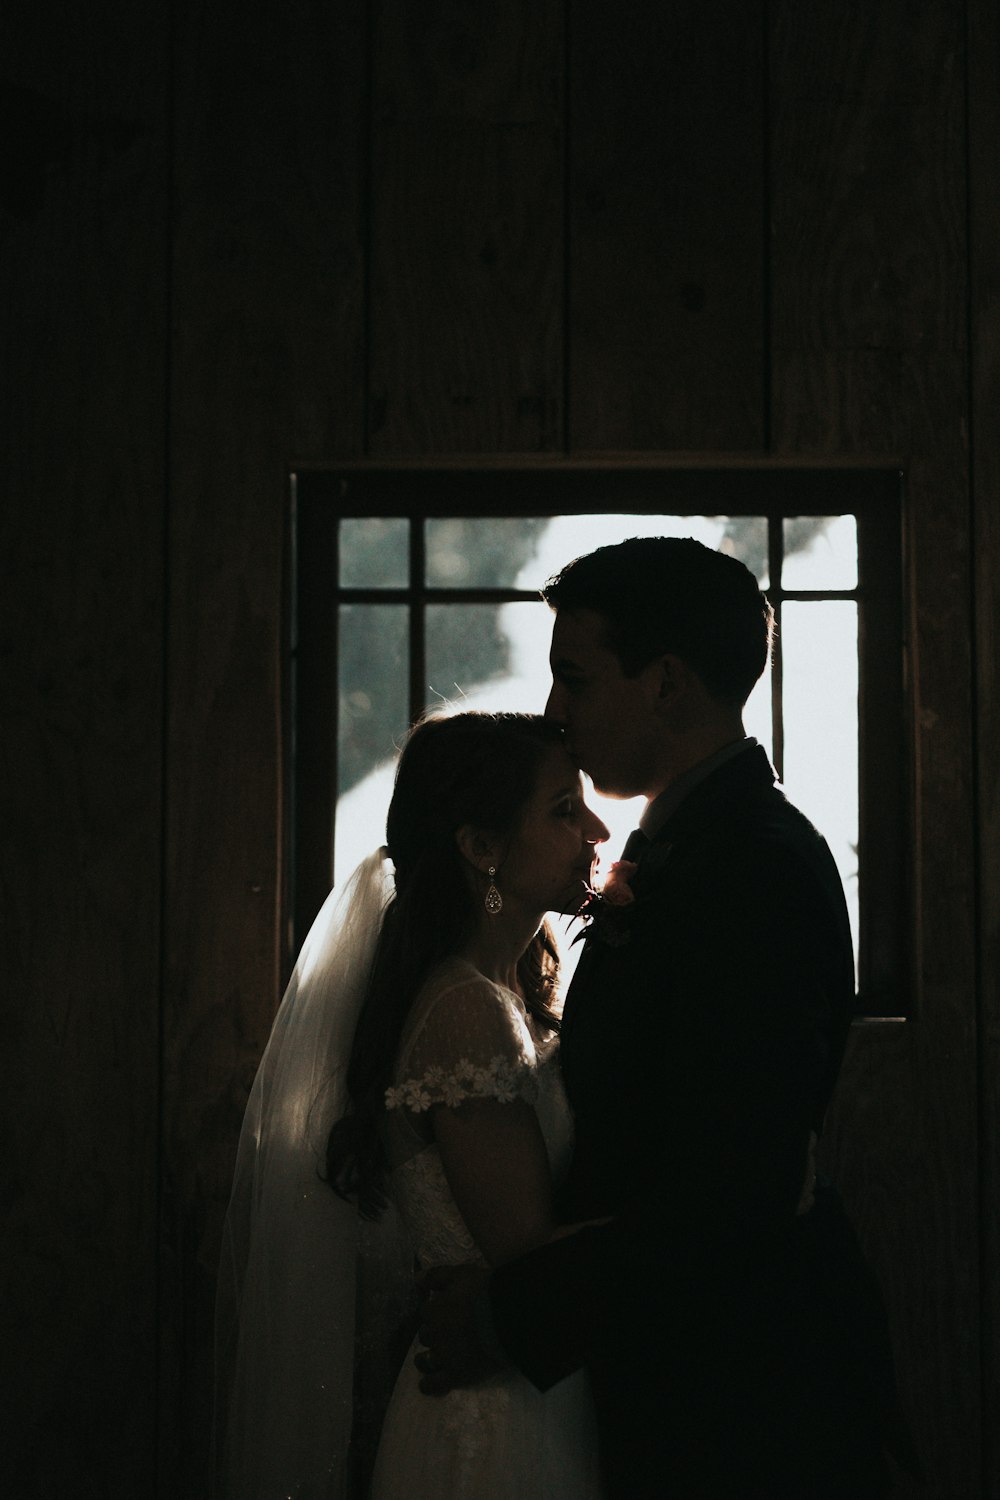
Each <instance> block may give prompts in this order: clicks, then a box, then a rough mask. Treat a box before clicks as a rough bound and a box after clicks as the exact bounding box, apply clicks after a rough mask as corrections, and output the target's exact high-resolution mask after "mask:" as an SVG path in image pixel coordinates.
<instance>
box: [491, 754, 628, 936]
mask: <svg viewBox="0 0 1000 1500" xmlns="http://www.w3.org/2000/svg"><path fill="white" fill-rule="evenodd" d="M607 837H608V829H607V827H606V826H605V824H604V823H602V822H601V820H600V818H599V817H598V816H597V814H596V813H595V812H592V811H591V809H590V808H589V807H588V806H587V804H586V802H585V801H584V800H583V781H582V778H581V776H580V773H579V771H578V770H577V768H576V766H575V765H574V764H573V762H572V761H571V760H570V758H569V756H568V755H567V754H566V751H565V750H563V748H562V747H561V746H560V745H553V746H552V748H551V749H550V750H549V751H548V752H547V754H546V756H545V758H544V760H543V761H542V764H541V767H540V769H539V773H538V780H537V782H536V783H535V790H534V792H533V793H532V795H531V797H530V798H529V799H528V802H527V805H526V806H525V809H524V812H523V813H522V815H521V819H520V822H519V824H518V827H517V829H516V830H515V832H514V835H513V837H512V838H511V840H510V843H509V845H508V846H507V848H506V851H505V852H504V854H503V858H502V860H500V861H498V864H497V874H496V883H497V886H498V887H499V890H500V894H501V896H502V897H503V900H504V903H505V904H506V903H507V902H508V901H510V902H518V903H520V904H522V905H523V906H524V907H525V908H526V909H527V910H529V911H531V912H543V911H558V912H576V911H578V910H579V908H580V906H581V905H582V903H583V899H584V896H585V895H586V892H587V887H588V886H589V885H590V882H591V877H592V874H593V867H594V862H595V860H596V858H597V850H596V847H595V846H596V845H597V844H600V843H603V842H604V840H605V839H606V838H607Z"/></svg>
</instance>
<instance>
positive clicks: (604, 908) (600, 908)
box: [577, 859, 638, 948]
mask: <svg viewBox="0 0 1000 1500" xmlns="http://www.w3.org/2000/svg"><path fill="white" fill-rule="evenodd" d="M637 868H638V866H637V865H636V862H635V861H634V860H631V859H618V860H615V862H614V864H613V865H611V867H610V868H609V870H608V873H607V876H606V877H605V880H604V884H603V885H602V886H601V888H600V890H593V891H588V893H587V898H586V900H585V901H584V903H583V905H582V906H581V908H580V910H579V911H578V912H577V916H578V917H580V918H582V920H583V922H584V924H585V925H584V928H583V931H582V932H581V933H580V934H579V937H586V936H588V934H590V933H591V932H593V936H594V937H595V938H598V939H599V940H600V941H601V942H602V943H609V944H610V945H611V946H612V947H613V948H618V947H621V945H622V944H623V943H627V942H628V940H629V930H628V923H627V920H626V916H627V911H628V908H629V907H630V906H631V905H632V903H633V902H634V901H635V891H633V889H632V885H631V881H632V876H633V875H634V874H635V872H636V869H637Z"/></svg>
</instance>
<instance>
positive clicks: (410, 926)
mask: <svg viewBox="0 0 1000 1500" xmlns="http://www.w3.org/2000/svg"><path fill="white" fill-rule="evenodd" d="M561 743H562V735H561V731H560V730H559V729H557V728H556V726H555V725H553V724H552V723H550V722H549V721H548V720H546V719H542V718H541V717H539V716H536V715H531V714H512V713H505V714H486V713H464V714H455V715H453V716H449V717H444V716H431V717H428V718H425V719H423V720H422V721H421V722H420V723H419V724H417V725H416V727H415V728H414V729H413V730H412V732H411V734H410V736H409V738H408V740H407V742H406V745H405V748H404V750H403V753H402V756H401V757H400V761H399V766H398V768H397V771H396V783H395V789H394V791H393V796H392V802H391V803H390V805H389V816H388V820H387V824H386V834H387V840H386V841H387V844H388V849H389V855H390V858H391V859H392V862H393V865H394V867H395V872H396V874H395V881H396V890H395V895H394V897H393V898H392V900H391V901H390V903H389V906H388V907H387V909H386V913H385V916H384V918H383V921H382V928H381V932H380V934H379V939H378V943H377V946H376V950H375V957H374V961H373V964H372V973H371V977H370V980H369V982H368V988H367V994H366V997H365V1001H364V1005H363V1007H362V1010H361V1014H360V1017H359V1020H358V1026H357V1031H356V1032H355V1037H354V1046H353V1048H352V1051H351V1059H350V1063H349V1065H348V1070H347V1092H348V1096H349V1099H350V1104H349V1107H348V1110H347V1113H346V1114H345V1115H344V1116H343V1118H342V1119H340V1120H338V1121H337V1123H336V1124H335V1125H334V1126H333V1129H332V1130H331V1131H330V1137H329V1141H328V1143H327V1175H328V1180H329V1182H330V1185H331V1187H332V1188H333V1189H334V1191H335V1192H336V1193H338V1194H339V1195H340V1196H341V1197H344V1198H352V1199H354V1198H356V1199H357V1201H358V1204H359V1206H360V1208H361V1212H362V1213H363V1214H364V1215H365V1216H366V1217H368V1218H374V1217H377V1216H378V1214H379V1213H380V1212H381V1210H382V1209H383V1208H384V1207H385V1202H386V1199H385V1186H386V1179H387V1175H388V1167H387V1162H386V1159H385V1154H384V1148H383V1144H382V1132H381V1129H380V1126H381V1122H382V1117H383V1113H384V1109H385V1091H386V1089H387V1088H388V1087H389V1085H390V1084H391V1082H392V1072H393V1067H394V1064H395V1060H396V1055H397V1053H398V1051H399V1045H400V1039H401V1036H402V1032H403V1026H404V1024H405V1021H406V1017H407V1016H408V1014H409V1012H410V1008H411V1006H412V1004H413V1000H414V997H415V996H416V994H417V992H418V990H419V989H420V987H421V985H422V984H423V982H424V980H425V979H426V978H427V976H428V974H429V973H430V972H431V970H432V969H433V968H434V966H435V965H436V964H438V963H440V962H441V961H442V960H443V959H445V958H447V957H449V956H450V955H451V954H454V953H456V952H457V951H458V950H459V949H460V948H461V947H462V945H463V943H464V942H465V941H466V940H467V938H468V937H469V936H470V935H471V934H472V932H474V930H475V925H476V922H477V920H478V913H477V911H476V907H475V901H476V897H475V894H474V892H473V890H472V887H471V884H470V882H469V879H468V875H467V870H466V866H465V861H464V860H463V857H462V855H461V853H460V851H459V848H458V844H457V841H456V833H457V831H458V829H460V828H462V827H463V826H466V825H468V826H470V827H472V828H474V829H476V830H477V831H481V832H483V833H486V834H489V835H491V836H492V837H494V838H497V839H500V840H503V839H505V838H508V837H510V836H512V835H513V833H514V831H515V829H516V827H517V825H518V822H519V821H520V818H521V816H522V814H523V812H524V808H525V806H526V804H527V802H528V801H529V799H530V798H531V796H532V794H533V792H534V790H535V787H536V784H537V780H538V773H539V769H540V767H541V764H542V762H543V760H544V758H545V756H546V755H547V754H548V753H549V751H550V750H551V749H552V747H553V746H556V745H560V744H561ZM558 967H559V959H558V954H557V952H556V948H555V945H554V943H553V941H552V935H551V932H550V931H549V928H548V925H547V923H543V925H542V927H541V928H540V930H539V932H538V933H537V934H536V936H535V938H534V939H533V940H532V942H531V944H530V945H529V947H528V949H527V951H526V952H525V953H524V954H523V955H522V957H521V959H520V961H519V964H518V977H519V979H520V981H521V984H522V987H523V989H524V996H525V1004H526V1006H527V1009H528V1012H529V1014H531V1015H532V1016H533V1017H534V1018H535V1020H536V1021H537V1022H538V1023H539V1024H540V1025H541V1026H542V1027H543V1028H545V1029H548V1030H550V1031H554V1030H557V1029H558V1026H559V1022H558V1018H557V1017H556V1015H555V1013H554V1011H553V1002H554V997H555V987H556V978H557V975H558Z"/></svg>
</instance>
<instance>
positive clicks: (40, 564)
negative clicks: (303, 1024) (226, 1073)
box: [0, 0, 167, 1500]
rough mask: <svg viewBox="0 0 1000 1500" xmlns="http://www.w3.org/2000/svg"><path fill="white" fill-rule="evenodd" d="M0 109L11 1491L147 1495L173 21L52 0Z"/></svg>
mask: <svg viewBox="0 0 1000 1500" xmlns="http://www.w3.org/2000/svg"><path fill="white" fill-rule="evenodd" d="M21 21H22V24H21V25H20V26H19V27H18V28H17V33H16V37H12V36H8V38H7V41H6V45H5V49H4V59H3V67H4V73H5V80H4V90H3V98H2V103H0V110H2V114H3V119H4V127H5V128H4V132H3V134H4V140H5V151H4V172H3V178H2V190H0V233H2V244H3V254H2V259H0V265H2V270H0V276H2V280H3V290H4V295H3V297H2V298H0V350H2V356H0V357H2V360H3V377H2V395H3V417H2V421H0V431H2V435H3V436H2V445H3V452H2V457H0V473H2V480H0V483H2V502H0V531H2V545H0V557H2V568H3V574H4V578H3V587H2V589H0V660H2V663H3V668H2V675H3V695H2V709H0V715H2V722H0V889H2V898H3V909H4V921H3V933H2V946H3V958H2V972H3V984H2V995H3V1001H2V1024H3V1046H2V1048H0V1111H2V1126H0V1131H2V1137H3V1140H4V1150H3V1158H4V1166H3V1235H2V1243H0V1282H2V1285H3V1289H4V1295H3V1315H2V1326H0V1351H2V1352H0V1368H2V1376H3V1378H2V1387H0V1401H2V1406H3V1412H4V1418H3V1426H4V1444H3V1447H4V1457H3V1480H2V1485H3V1488H4V1490H5V1492H6V1493H9V1494H11V1495H14V1494H16V1495H18V1496H25V1497H30V1500H35V1497H48V1496H59V1495H66V1494H72V1493H74V1492H79V1490H80V1487H81V1475H85V1476H86V1478H85V1481H83V1482H84V1483H85V1485H86V1487H87V1489H88V1491H92V1492H93V1493H100V1494H107V1495H117V1494H148V1493H150V1492H151V1490H152V1486H153V1482H154V1477H153V1451H154V1444H153V1434H154V1431H155V1420H156V1412H155V1328H156V1325H155V1316H156V1258H155V1241H156V1165H157V1136H158V1097H157V1073H158V1059H157V1025H158V1008H159V916H160V859H159V839H160V813H161V800H160V799H161V781H162V765H161V761H162V745H161V692H162V652H163V615H162V607H163V563H162V555H161V549H160V540H161V536H162V528H163V507H164V487H163V461H162V460H163V440H164V437H163V435H164V425H165V412H166V403H165V370H166V304H165V297H164V285H165V283H164V274H165V264H166V235H165V224H166V218H165V210H166V189H167V178H166V150H165V118H166V94H165V72H166V69H165V63H166V54H165V45H164V43H165V36H164V26H163V18H162V15H161V13H160V12H159V10H158V8H157V7H156V6H154V5H152V4H146V3H142V0H139V3H137V4H136V5H135V6H134V7H132V9H131V10H130V11H129V13H128V15H127V16H121V17H119V16H118V15H117V14H116V7H114V6H109V5H105V4H103V3H100V0H98V3H97V4H95V5H94V6H93V7H88V9H87V10H86V12H82V11H80V10H78V9H75V8H72V9H71V8H68V7H62V6H57V5H52V4H46V3H42V4H40V5H38V6H37V7H32V8H31V11H30V14H27V15H25V16H23V17H22V18H21Z"/></svg>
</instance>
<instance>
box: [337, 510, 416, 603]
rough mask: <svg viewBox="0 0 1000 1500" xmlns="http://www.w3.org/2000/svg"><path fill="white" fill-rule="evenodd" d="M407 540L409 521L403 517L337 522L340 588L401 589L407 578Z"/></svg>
mask: <svg viewBox="0 0 1000 1500" xmlns="http://www.w3.org/2000/svg"><path fill="white" fill-rule="evenodd" d="M409 543H410V523H409V521H408V520H407V519H406V518H405V517H403V516H385V517H377V516H363V517H361V518H359V519H349V520H345V521H341V523H340V586H341V588H345V589H379V588H381V589H399V588H405V587H406V585H407V584H408V583H409V581H410V578H409V571H410V554H409Z"/></svg>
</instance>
